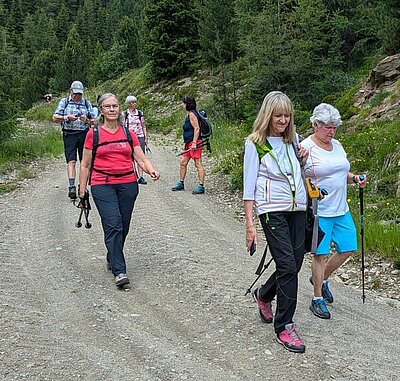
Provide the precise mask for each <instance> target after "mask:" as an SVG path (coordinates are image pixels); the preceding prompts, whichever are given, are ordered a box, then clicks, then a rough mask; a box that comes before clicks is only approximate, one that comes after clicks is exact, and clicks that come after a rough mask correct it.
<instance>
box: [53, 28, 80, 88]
mask: <svg viewBox="0 0 400 381" xmlns="http://www.w3.org/2000/svg"><path fill="white" fill-rule="evenodd" d="M85 52H86V50H85V46H84V44H83V42H82V40H81V38H80V36H79V34H78V32H77V30H76V27H75V26H74V27H72V28H71V30H70V32H69V34H68V38H67V42H66V43H65V45H64V47H63V48H62V49H61V52H60V53H59V56H58V61H57V63H56V67H55V77H54V79H55V81H56V84H57V88H58V89H63V90H65V89H68V88H69V86H70V85H71V83H72V81H74V80H79V81H81V82H83V83H85V82H86V71H87V65H86V63H85V61H86V57H85V54H84V53H85Z"/></svg>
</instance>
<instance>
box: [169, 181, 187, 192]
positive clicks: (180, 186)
mask: <svg viewBox="0 0 400 381" xmlns="http://www.w3.org/2000/svg"><path fill="white" fill-rule="evenodd" d="M172 190H173V191H181V190H185V186H184V185H183V181H178V182H177V184H176V185H175V186H174V187H173V188H172Z"/></svg>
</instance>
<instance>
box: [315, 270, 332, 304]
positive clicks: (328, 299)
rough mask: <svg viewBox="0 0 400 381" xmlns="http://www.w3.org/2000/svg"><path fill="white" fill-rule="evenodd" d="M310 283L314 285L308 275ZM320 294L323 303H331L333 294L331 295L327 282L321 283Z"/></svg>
mask: <svg viewBox="0 0 400 381" xmlns="http://www.w3.org/2000/svg"><path fill="white" fill-rule="evenodd" d="M310 283H311V284H312V285H314V283H313V280H312V276H310ZM321 294H322V297H323V298H324V299H325V303H328V304H331V303H333V295H332V293H331V291H330V290H329V285H328V282H324V283H322V289H321Z"/></svg>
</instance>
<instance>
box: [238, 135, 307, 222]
mask: <svg viewBox="0 0 400 381" xmlns="http://www.w3.org/2000/svg"><path fill="white" fill-rule="evenodd" d="M268 140H269V142H270V143H271V145H272V147H273V149H272V150H271V152H269V153H267V154H265V155H264V156H263V157H262V159H261V162H260V158H259V155H258V152H257V150H256V146H255V145H254V143H253V142H252V141H250V140H247V141H246V143H245V152H244V165H243V187H244V189H243V200H245V201H247V200H252V201H254V202H255V205H256V208H257V215H261V214H264V213H269V212H293V211H305V210H306V208H307V195H306V191H305V188H304V182H303V179H302V177H301V169H300V163H299V161H298V159H297V157H296V153H295V152H294V149H293V146H292V145H290V144H285V143H283V140H282V138H269V139H268ZM274 147H275V148H274ZM277 148H279V149H283V150H286V152H287V153H288V157H289V165H290V166H291V169H292V174H293V179H294V191H292V188H291V185H290V181H289V178H288V176H287V175H286V173H285V172H286V171H285V170H284V169H283V168H281V164H280V163H279V162H280V161H279V159H278V157H277V155H276V150H277ZM274 150H275V152H274Z"/></svg>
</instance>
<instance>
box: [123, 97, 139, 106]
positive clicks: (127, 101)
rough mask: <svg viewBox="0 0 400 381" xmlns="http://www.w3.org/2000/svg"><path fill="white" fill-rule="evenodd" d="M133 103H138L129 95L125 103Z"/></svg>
mask: <svg viewBox="0 0 400 381" xmlns="http://www.w3.org/2000/svg"><path fill="white" fill-rule="evenodd" d="M133 102H137V98H136V97H135V96H134V95H128V96H127V97H126V99H125V103H126V104H129V103H133Z"/></svg>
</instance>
